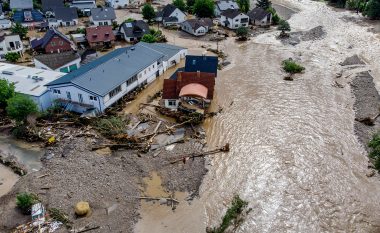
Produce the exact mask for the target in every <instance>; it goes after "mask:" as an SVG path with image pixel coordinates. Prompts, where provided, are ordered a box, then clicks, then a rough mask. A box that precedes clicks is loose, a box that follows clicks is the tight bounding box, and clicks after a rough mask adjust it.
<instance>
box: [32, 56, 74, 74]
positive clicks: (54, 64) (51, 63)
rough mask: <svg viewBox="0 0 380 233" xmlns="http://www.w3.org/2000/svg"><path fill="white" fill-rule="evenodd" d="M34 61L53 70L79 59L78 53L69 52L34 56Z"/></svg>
mask: <svg viewBox="0 0 380 233" xmlns="http://www.w3.org/2000/svg"><path fill="white" fill-rule="evenodd" d="M34 59H36V60H38V61H40V62H41V63H43V64H44V65H46V66H47V67H49V68H50V69H52V70H55V69H58V68H60V67H62V66H64V65H66V64H68V63H70V62H72V61H75V60H77V59H80V56H79V54H78V53H75V52H73V51H69V52H62V53H49V54H40V55H37V56H35V57H34Z"/></svg>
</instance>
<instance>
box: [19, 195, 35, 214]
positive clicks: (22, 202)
mask: <svg viewBox="0 0 380 233" xmlns="http://www.w3.org/2000/svg"><path fill="white" fill-rule="evenodd" d="M37 202H38V197H37V196H36V195H35V194H33V193H26V192H25V193H20V194H17V196H16V205H17V207H18V208H20V209H21V210H22V212H23V213H24V214H30V212H31V208H32V206H33V205H34V204H36V203H37Z"/></svg>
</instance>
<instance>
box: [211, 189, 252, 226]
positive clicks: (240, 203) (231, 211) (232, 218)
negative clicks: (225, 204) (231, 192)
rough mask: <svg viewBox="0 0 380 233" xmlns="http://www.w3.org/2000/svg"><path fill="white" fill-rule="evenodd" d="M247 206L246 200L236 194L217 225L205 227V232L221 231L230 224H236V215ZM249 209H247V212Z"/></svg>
mask: <svg viewBox="0 0 380 233" xmlns="http://www.w3.org/2000/svg"><path fill="white" fill-rule="evenodd" d="M247 206H248V202H246V201H244V200H242V199H241V198H240V197H239V196H238V195H236V196H235V197H234V199H233V200H232V204H231V207H230V208H228V209H227V212H226V214H225V215H224V217H223V219H222V223H221V224H220V226H219V227H214V228H212V229H206V232H207V233H223V232H225V231H226V230H227V228H228V227H229V226H230V225H238V224H239V222H238V217H239V216H240V215H241V214H242V213H243V210H244V209H245V208H246V207H247ZM249 211H250V210H248V211H247V213H248V212H249Z"/></svg>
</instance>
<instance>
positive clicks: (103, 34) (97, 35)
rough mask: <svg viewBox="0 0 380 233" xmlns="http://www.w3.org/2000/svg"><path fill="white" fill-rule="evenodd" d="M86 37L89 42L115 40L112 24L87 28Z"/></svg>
mask: <svg viewBox="0 0 380 233" xmlns="http://www.w3.org/2000/svg"><path fill="white" fill-rule="evenodd" d="M86 38H87V41H88V43H96V42H107V41H113V40H115V35H114V34H113V32H112V26H98V27H88V28H86Z"/></svg>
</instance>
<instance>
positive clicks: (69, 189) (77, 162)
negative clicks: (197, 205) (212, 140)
mask: <svg viewBox="0 0 380 233" xmlns="http://www.w3.org/2000/svg"><path fill="white" fill-rule="evenodd" d="M190 131H191V129H189V132H188V133H186V136H185V143H177V144H175V146H174V149H172V150H171V151H168V150H166V149H161V152H160V153H159V154H158V155H157V153H156V152H148V153H146V154H144V153H140V152H137V151H133V150H124V151H117V152H114V153H112V154H110V153H108V152H107V150H105V151H104V150H103V151H98V152H96V151H91V148H92V147H93V146H95V145H99V144H102V143H104V142H105V141H106V140H105V139H104V138H102V137H71V138H70V137H68V138H65V139H63V140H62V141H60V142H59V143H58V144H57V146H54V147H50V148H47V152H46V154H45V156H44V158H43V163H44V166H43V167H42V169H41V170H39V171H38V172H33V173H30V174H29V175H27V176H25V177H22V178H21V179H20V180H19V181H18V182H17V183H16V185H15V186H14V188H13V190H12V191H11V192H10V193H8V194H7V195H5V196H3V197H1V198H0V232H10V231H11V229H13V228H15V227H16V226H18V225H20V224H23V223H26V222H28V221H29V220H30V216H25V215H22V214H21V213H20V212H18V211H17V209H16V208H15V196H16V194H17V193H18V192H24V191H28V192H33V193H36V194H38V196H39V198H40V199H41V201H42V203H43V204H44V205H45V206H46V207H47V208H52V207H54V208H58V209H60V210H63V211H64V212H66V213H67V214H68V215H69V218H70V219H71V220H72V221H73V227H74V228H76V229H78V228H80V227H84V226H87V225H89V226H100V228H99V229H97V230H94V231H92V232H133V227H134V224H135V223H136V222H137V220H138V217H139V213H138V209H139V206H140V200H139V199H138V198H137V197H139V196H142V195H143V194H142V191H143V190H144V183H143V182H142V178H144V177H149V175H150V173H151V172H153V171H154V172H157V173H158V175H160V176H161V178H162V183H163V187H164V189H165V190H167V192H168V193H172V192H173V193H174V191H185V192H187V193H189V195H190V196H195V195H197V193H198V188H199V186H200V184H201V181H202V178H203V176H204V174H205V173H206V169H205V166H204V163H205V161H204V158H196V159H194V160H189V161H187V162H186V163H185V164H184V163H182V162H180V163H177V164H170V161H171V160H173V159H174V158H178V157H181V156H183V155H185V154H189V153H197V152H200V151H202V148H203V145H204V144H203V142H202V140H199V139H191V138H189V137H188V136H189V135H190V134H191V133H190ZM153 155H156V157H153ZM79 201H88V202H89V203H90V206H91V209H92V214H91V216H89V217H85V218H76V216H75V214H74V205H75V204H76V203H77V202H79ZM115 206H116V209H114V208H115ZM110 210H112V211H111V212H110ZM59 232H67V230H66V229H65V228H61V229H60V230H59Z"/></svg>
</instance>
